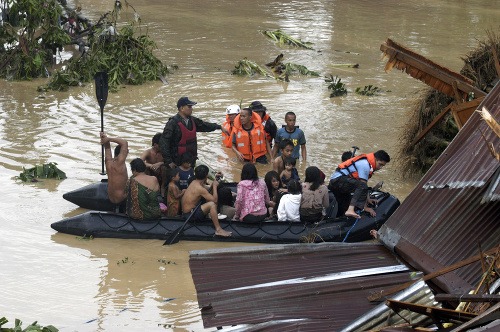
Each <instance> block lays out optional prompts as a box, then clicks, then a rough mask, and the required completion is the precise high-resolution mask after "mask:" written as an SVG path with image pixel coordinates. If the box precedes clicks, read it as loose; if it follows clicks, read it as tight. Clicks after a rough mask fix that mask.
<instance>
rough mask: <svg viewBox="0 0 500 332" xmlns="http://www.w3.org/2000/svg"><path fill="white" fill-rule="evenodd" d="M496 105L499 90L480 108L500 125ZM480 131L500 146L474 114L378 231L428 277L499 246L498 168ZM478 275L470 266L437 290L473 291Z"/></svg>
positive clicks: (449, 276)
mask: <svg viewBox="0 0 500 332" xmlns="http://www.w3.org/2000/svg"><path fill="white" fill-rule="evenodd" d="M499 103H500V84H497V85H496V86H495V87H494V88H493V90H492V91H491V92H490V93H489V94H488V95H487V96H486V98H485V99H484V101H483V103H482V104H481V107H482V106H486V107H487V108H488V109H489V110H490V112H491V113H492V115H493V116H494V117H495V118H496V119H500V106H499ZM479 129H481V130H482V131H483V132H484V134H485V137H486V138H487V139H488V140H491V141H492V142H495V144H496V146H500V139H499V138H497V137H496V136H495V137H494V134H493V133H492V131H491V129H489V127H487V126H486V124H485V123H484V122H483V121H482V120H481V119H480V117H479V114H477V113H476V114H474V115H473V116H472V117H471V118H470V119H469V121H468V122H467V123H466V125H465V126H464V128H463V129H462V130H461V131H460V132H459V133H458V135H457V136H456V137H455V139H454V140H453V141H452V142H451V143H450V145H449V146H448V148H447V149H446V150H445V151H444V152H443V154H442V155H441V157H440V158H439V159H438V160H437V161H436V163H435V164H434V165H433V166H432V167H431V169H430V170H429V171H428V172H427V174H426V175H425V176H424V177H423V178H422V180H421V181H420V182H419V184H418V185H417V186H416V187H415V189H414V190H413V191H412V192H411V193H410V195H409V196H408V197H407V198H406V199H405V201H404V202H403V203H402V205H401V206H400V207H399V208H398V209H397V210H396V211H395V213H394V214H393V215H392V216H391V217H390V218H389V220H388V221H387V222H386V223H385V224H384V225H383V226H382V228H381V229H380V231H379V234H380V236H381V240H382V241H383V242H384V243H385V244H386V246H388V247H389V248H391V249H392V250H394V251H395V252H396V253H398V254H400V255H401V256H402V257H406V258H408V259H407V261H406V262H407V263H409V260H410V259H409V258H411V263H410V266H412V267H413V268H415V269H417V270H419V271H423V272H424V273H429V272H432V271H433V270H434V269H435V268H436V266H437V265H438V264H436V263H439V264H440V265H442V266H449V265H452V264H453V263H455V262H458V261H460V260H463V259H465V258H467V257H470V256H474V255H476V254H478V253H479V249H478V248H479V247H478V246H479V245H481V247H482V249H483V250H487V249H490V248H493V247H495V246H496V245H497V244H498V243H499V242H500V200H499V198H500V195H499V194H500V188H499V185H498V182H500V181H498V175H497V174H498V168H499V167H500V163H499V162H498V161H497V160H495V159H494V158H493V157H492V156H491V154H490V153H489V151H488V149H487V146H486V143H485V142H484V140H483V138H482V136H481V133H480V132H479ZM495 172H497V173H495ZM485 197H487V198H486V199H485ZM405 242H408V243H411V245H412V246H408V245H405ZM481 273H482V271H481V267H480V264H479V263H475V264H471V265H468V266H466V267H463V268H460V269H458V270H456V271H454V272H453V273H450V274H446V275H443V276H442V277H440V278H439V281H440V282H441V284H440V285H439V288H444V289H446V291H447V292H450V291H453V290H459V291H465V289H464V287H465V286H464V285H467V284H469V285H475V284H476V283H477V282H478V280H479V278H480V276H481ZM457 277H458V278H460V279H461V281H460V280H458V279H457ZM465 288H466V287H465Z"/></svg>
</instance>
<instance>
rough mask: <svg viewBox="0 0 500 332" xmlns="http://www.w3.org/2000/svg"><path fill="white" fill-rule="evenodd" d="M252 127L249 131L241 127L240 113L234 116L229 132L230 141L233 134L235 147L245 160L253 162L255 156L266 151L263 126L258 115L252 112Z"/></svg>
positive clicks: (259, 155)
mask: <svg viewBox="0 0 500 332" xmlns="http://www.w3.org/2000/svg"><path fill="white" fill-rule="evenodd" d="M251 121H252V124H253V128H252V130H250V135H249V132H248V131H246V130H245V129H243V126H242V125H241V122H240V115H239V114H238V116H236V118H235V119H234V123H233V131H232V133H231V142H232V141H233V140H232V138H233V136H235V137H236V149H237V150H238V151H239V152H241V153H242V154H243V158H245V160H250V161H252V162H254V161H255V160H256V159H257V158H259V157H261V156H264V155H265V154H266V153H267V146H266V134H265V131H264V127H263V126H262V123H261V122H260V116H259V115H258V114H257V113H255V112H252V119H251Z"/></svg>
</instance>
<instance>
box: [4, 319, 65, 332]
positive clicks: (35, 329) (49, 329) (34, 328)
mask: <svg viewBox="0 0 500 332" xmlns="http://www.w3.org/2000/svg"><path fill="white" fill-rule="evenodd" d="M8 322H9V320H8V319H7V318H5V317H2V318H0V331H2V332H28V331H29V332H58V331H59V330H58V329H57V328H56V327H54V326H52V325H47V326H40V325H39V324H38V322H33V323H31V324H30V325H28V326H27V327H26V328H25V329H23V328H22V324H23V322H21V321H20V320H19V319H17V318H16V320H15V321H14V327H13V328H7V327H2V326H4V325H5V324H7V323H8Z"/></svg>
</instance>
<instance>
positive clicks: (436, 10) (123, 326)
mask: <svg viewBox="0 0 500 332" xmlns="http://www.w3.org/2000/svg"><path fill="white" fill-rule="evenodd" d="M112 3H113V2H110V1H99V0H82V1H78V2H75V3H74V4H77V5H81V6H82V8H83V9H82V12H83V14H84V15H85V16H87V17H89V18H91V19H92V20H93V21H97V19H98V18H99V16H100V15H101V14H102V13H104V12H106V11H109V10H111V9H112V8H111V6H112ZM130 3H131V4H132V5H133V6H134V8H135V9H136V10H137V12H138V13H139V14H140V15H141V18H142V28H143V32H146V31H147V32H148V33H149V34H150V36H151V37H152V38H153V39H154V40H155V41H156V43H157V46H158V49H157V51H156V54H157V56H158V57H159V58H160V59H161V60H162V61H164V63H167V64H176V65H178V66H179V70H178V71H176V72H175V73H174V74H172V75H169V76H168V77H167V79H168V84H166V85H165V84H163V83H161V82H160V81H158V82H152V83H148V84H146V85H142V86H137V87H130V86H127V87H126V88H123V89H122V90H121V91H120V92H118V93H114V94H110V95H109V97H108V101H107V104H106V106H105V110H104V112H105V115H104V118H105V125H104V126H105V131H106V132H108V133H109V135H111V136H120V137H123V138H125V139H127V140H128V141H129V145H130V153H129V161H130V160H131V159H132V158H133V157H136V156H139V155H140V153H141V152H142V151H143V150H144V149H146V148H147V147H148V146H149V145H150V140H151V137H152V136H153V135H154V134H155V133H156V132H161V131H162V130H163V126H164V124H165V122H166V121H167V120H168V118H169V117H170V116H172V115H174V114H175V113H176V108H175V103H176V101H177V99H178V98H179V97H181V96H189V97H190V99H192V100H195V101H197V102H198V105H196V107H195V111H194V115H196V116H199V117H201V118H202V119H204V120H206V121H210V122H218V123H222V121H223V120H224V110H225V108H226V107H227V106H228V105H230V104H240V102H242V104H243V105H245V104H248V103H250V102H251V101H253V100H260V101H261V102H262V103H263V104H264V105H266V106H267V108H268V111H269V112H270V114H271V117H272V118H273V119H274V120H275V121H276V122H277V124H278V125H281V124H284V121H283V120H284V115H285V113H286V112H287V111H294V112H295V113H296V114H297V125H299V126H300V127H301V128H302V129H303V130H304V131H305V134H306V138H307V150H308V160H307V163H301V164H300V165H298V168H299V173H300V174H301V175H303V171H304V169H305V167H306V166H309V165H316V166H318V167H320V168H321V169H322V170H323V171H324V172H325V173H326V174H328V175H329V174H331V172H332V171H333V170H334V168H335V167H336V164H337V163H338V162H339V160H340V154H341V153H342V152H343V151H345V150H348V149H350V148H351V146H353V145H356V146H358V147H359V148H360V151H361V152H371V151H374V150H378V149H385V150H387V151H388V152H389V153H390V154H391V155H392V156H393V160H394V161H393V162H391V163H390V164H389V165H388V166H387V167H386V168H385V169H383V170H382V171H381V172H379V173H378V174H376V175H375V176H374V178H373V181H374V182H375V181H380V180H383V181H384V182H385V184H384V189H386V190H388V191H389V192H391V193H392V194H394V195H396V196H397V197H399V198H400V199H401V200H403V199H404V198H405V197H406V196H407V194H408V193H409V192H410V191H411V189H412V188H413V186H414V185H415V183H416V182H415V180H405V179H402V178H401V177H400V176H399V175H398V172H397V156H396V150H397V144H398V137H399V135H400V133H401V128H402V126H403V125H404V123H405V121H406V118H405V116H406V114H407V112H408V111H409V110H410V108H411V102H412V100H413V99H414V98H415V97H416V95H417V92H418V91H419V90H420V89H422V88H425V87H426V86H425V85H424V84H423V83H421V82H419V81H417V80H415V79H413V78H411V77H409V76H407V75H406V74H404V73H401V72H398V71H396V70H395V71H393V72H390V73H385V72H384V65H385V61H382V60H381V52H380V50H379V48H380V44H381V43H383V42H384V41H385V40H386V39H387V38H388V37H390V38H392V39H394V40H395V41H397V42H399V43H401V44H403V45H406V46H407V47H409V48H411V49H413V50H415V51H417V52H419V53H421V54H423V55H425V56H427V57H429V58H430V59H432V60H434V61H435V62H437V63H439V64H442V65H445V66H447V67H448V68H450V69H452V70H455V71H459V70H460V68H461V67H462V61H461V60H460V57H461V56H464V55H465V54H466V53H467V52H469V51H470V50H472V49H473V48H475V47H476V46H477V44H478V43H477V40H478V39H484V38H485V36H486V33H485V30H486V29H488V28H495V29H498V18H499V17H500V1H498V0H496V1H495V0H489V1H482V0H469V1H460V0H449V1H444V0H442V1H438V0H422V1H396V0H387V1H368V0H357V1H341V0H330V1H328V0H317V1H262V0H254V1H242V0H236V1H193V0H183V1H179V0H174V1H168V2H166V1H160V0H149V1H144V0H142V1H132V2H130ZM127 17H131V15H130V10H129V12H128V14H127V13H125V12H124V13H123V15H122V18H127ZM278 28H279V29H282V30H283V31H285V32H287V33H289V34H290V35H292V36H294V37H298V38H301V39H303V40H306V41H311V42H314V45H313V47H314V49H315V50H304V49H293V48H290V47H283V48H280V47H278V46H277V45H275V44H273V42H272V41H270V40H268V39H266V38H265V37H264V36H263V35H262V34H260V33H259V30H275V29H278ZM280 53H283V54H284V56H285V59H284V60H285V62H293V63H297V64H302V65H305V66H307V67H308V68H309V69H310V70H314V71H317V72H319V73H321V75H322V76H326V75H333V76H338V77H340V78H341V79H342V82H344V83H346V84H347V87H348V90H349V93H348V95H347V96H344V97H339V98H333V99H330V98H329V92H328V90H327V88H326V83H325V82H324V79H323V78H322V77H319V78H314V77H313V78H311V77H291V81H290V82H289V83H283V82H276V81H275V80H273V79H269V78H267V79H266V78H263V77H251V78H248V77H243V78H239V77H235V76H232V75H231V74H230V71H231V70H232V69H233V68H234V66H235V65H236V64H237V62H238V61H239V60H240V59H243V58H244V57H246V58H248V59H250V60H253V61H255V62H256V63H258V64H260V65H264V64H265V63H268V62H270V61H272V60H273V59H274V58H275V57H276V56H277V55H278V54H280ZM346 63H358V64H359V68H357V69H354V68H346V67H338V66H335V65H336V64H346ZM44 83H45V81H44V80H36V81H33V82H5V81H0V91H2V93H1V94H0V187H1V193H2V199H1V200H0V211H1V213H0V239H1V240H0V285H1V286H0V298H1V301H0V317H1V316H6V317H7V318H8V319H9V320H11V321H13V320H14V318H19V319H21V320H22V321H23V322H24V324H25V325H27V324H29V323H31V322H33V321H35V320H37V321H38V322H39V323H40V324H42V325H47V324H53V325H55V326H56V327H58V328H60V330H61V331H118V330H122V331H144V330H147V331H165V330H167V331H168V330H171V331H200V330H203V325H202V322H201V316H200V312H199V309H198V305H197V301H196V292H195V289H194V285H193V282H192V278H191V275H190V272H189V267H188V254H189V251H190V250H195V249H209V248H219V247H233V246H239V245H242V244H238V243H233V244H223V243H217V242H215V243H214V242H185V241H181V242H180V243H178V244H176V245H173V246H163V245H162V244H163V241H159V240H120V239H93V240H85V239H79V238H77V237H75V236H70V235H65V234H58V233H55V231H53V230H52V229H51V228H50V224H51V223H52V222H55V221H58V220H60V219H63V218H65V217H67V216H70V215H74V214H78V213H82V212H84V210H83V209H78V208H76V207H75V205H73V204H71V203H69V202H67V201H65V200H64V199H63V198H62V195H63V194H64V193H65V192H68V191H70V190H73V189H76V188H80V187H82V186H85V185H87V184H90V183H93V182H97V181H100V179H101V175H99V172H100V169H101V149H100V146H99V130H100V110H99V106H98V104H97V101H96V99H95V92H94V85H93V84H89V85H87V86H84V87H79V88H72V89H71V90H70V91H69V92H46V93H38V92H37V91H36V87H37V86H38V85H42V84H44ZM365 85H374V86H377V87H379V88H380V89H382V90H384V91H385V92H384V93H383V94H382V95H381V96H376V97H364V96H360V95H357V94H355V93H354V90H355V89H356V88H357V87H363V86H365ZM198 139H199V149H200V151H199V155H200V157H201V159H202V160H203V161H204V162H206V163H208V164H210V165H211V166H213V167H214V168H215V169H219V170H221V171H223V172H224V173H225V176H226V178H227V179H229V180H238V174H239V171H240V169H241V164H239V163H238V162H237V161H236V159H235V156H234V155H233V153H232V152H231V151H229V150H228V149H225V148H223V147H222V145H221V141H220V132H214V133H206V134H199V135H198ZM47 162H56V163H57V164H58V167H59V168H60V169H61V170H63V171H65V172H66V174H67V176H68V178H67V179H66V180H63V181H57V180H46V181H41V182H38V183H22V182H20V181H19V180H16V178H15V177H16V176H17V175H19V173H20V172H21V171H22V169H23V167H32V166H33V165H34V164H41V163H47ZM269 168H270V166H269V165H268V166H259V172H260V175H261V176H263V175H264V174H265V172H266V171H267V170H268V169H269ZM9 326H10V325H9Z"/></svg>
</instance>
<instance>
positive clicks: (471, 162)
mask: <svg viewBox="0 0 500 332" xmlns="http://www.w3.org/2000/svg"><path fill="white" fill-rule="evenodd" d="M483 107H485V108H486V109H488V111H489V112H490V113H491V115H492V116H493V117H494V118H496V119H497V120H498V119H500V83H497V84H496V85H495V87H494V88H493V89H492V90H491V91H490V93H489V94H488V95H487V96H486V98H485V99H484V100H483V102H482V103H481V104H480V105H479V107H478V109H482V108H483ZM483 135H484V138H483ZM485 139H486V141H487V142H489V143H492V144H493V146H495V147H496V148H497V150H500V137H498V136H497V135H496V134H495V133H494V132H493V130H491V128H490V127H489V126H488V125H487V124H486V122H484V121H483V120H482V119H481V116H480V115H479V113H477V112H474V114H473V115H472V116H471V117H470V119H469V120H468V121H467V123H466V124H465V126H464V127H463V128H462V129H461V130H460V132H459V133H458V134H457V136H456V137H455V138H454V139H453V141H452V142H451V143H450V145H449V146H448V148H447V149H446V150H445V151H444V152H443V153H442V155H441V156H440V157H439V158H438V160H437V161H436V162H435V163H434V165H433V166H432V167H431V169H430V170H429V171H428V172H427V174H426V176H425V181H424V182H423V186H424V188H425V189H427V190H433V189H437V188H446V187H448V188H466V187H481V186H484V185H485V184H487V183H488V181H489V180H490V179H491V178H492V176H493V174H494V173H495V171H496V170H497V169H498V168H499V167H500V163H499V162H498V161H497V160H496V159H495V158H494V157H493V156H492V155H491V153H490V151H489V150H488V148H487V146H486V141H485ZM497 188H498V186H497ZM499 190H500V189H499ZM497 193H498V192H497Z"/></svg>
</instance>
